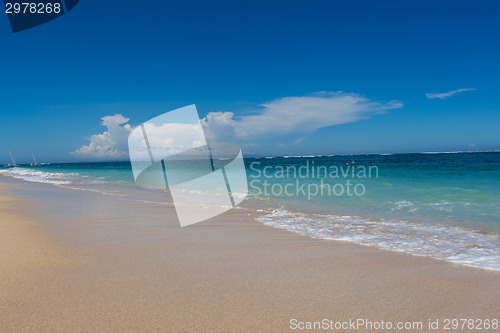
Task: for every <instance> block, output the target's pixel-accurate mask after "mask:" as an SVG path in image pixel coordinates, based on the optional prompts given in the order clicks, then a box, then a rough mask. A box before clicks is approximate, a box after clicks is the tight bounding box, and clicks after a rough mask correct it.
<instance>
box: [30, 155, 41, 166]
mask: <svg viewBox="0 0 500 333" xmlns="http://www.w3.org/2000/svg"><path fill="white" fill-rule="evenodd" d="M31 156H33V161H34V163H30V166H32V167H35V166H39V165H40V164H38V163H37V162H36V158H35V154H33V153H31Z"/></svg>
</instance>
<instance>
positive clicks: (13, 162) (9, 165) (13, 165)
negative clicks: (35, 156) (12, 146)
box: [7, 151, 19, 168]
mask: <svg viewBox="0 0 500 333" xmlns="http://www.w3.org/2000/svg"><path fill="white" fill-rule="evenodd" d="M9 154H10V159H11V161H12V164H7V166H8V167H9V168H13V167H18V166H19V165H18V164H16V159H15V158H14V157H13V156H12V153H11V152H10V151H9Z"/></svg>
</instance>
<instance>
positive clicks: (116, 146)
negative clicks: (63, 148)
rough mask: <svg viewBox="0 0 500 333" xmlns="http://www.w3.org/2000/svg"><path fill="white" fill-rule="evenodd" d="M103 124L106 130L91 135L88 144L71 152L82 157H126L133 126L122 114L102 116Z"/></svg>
mask: <svg viewBox="0 0 500 333" xmlns="http://www.w3.org/2000/svg"><path fill="white" fill-rule="evenodd" d="M101 119H102V123H101V125H102V126H105V127H106V131H104V132H103V133H102V134H95V135H92V136H91V137H90V142H89V144H88V145H85V146H82V147H80V148H79V149H77V150H75V151H74V152H72V153H71V154H73V155H76V156H80V157H92V158H97V159H119V158H126V157H127V156H128V154H127V138H128V135H129V134H130V132H131V131H132V128H131V126H130V124H128V121H129V120H130V119H128V118H125V117H124V116H122V115H121V114H115V115H112V116H105V117H102V118H101Z"/></svg>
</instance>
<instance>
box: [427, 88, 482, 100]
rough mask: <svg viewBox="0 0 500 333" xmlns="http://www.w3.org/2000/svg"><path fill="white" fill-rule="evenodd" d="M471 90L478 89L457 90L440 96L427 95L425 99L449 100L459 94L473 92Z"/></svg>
mask: <svg viewBox="0 0 500 333" xmlns="http://www.w3.org/2000/svg"><path fill="white" fill-rule="evenodd" d="M471 90H476V89H475V88H462V89H457V90H453V91H450V92H446V93H439V94H431V93H427V94H425V97H427V98H430V99H434V98H439V99H443V100H444V99H447V98H448V97H451V96H453V95H455V94H459V93H462V92H465V91H471Z"/></svg>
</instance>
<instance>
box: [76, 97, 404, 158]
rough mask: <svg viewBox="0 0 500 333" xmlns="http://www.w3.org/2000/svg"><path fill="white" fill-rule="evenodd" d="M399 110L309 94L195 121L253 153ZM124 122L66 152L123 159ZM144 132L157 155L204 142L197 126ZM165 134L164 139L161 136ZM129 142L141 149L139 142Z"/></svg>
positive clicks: (119, 119) (109, 119)
mask: <svg viewBox="0 0 500 333" xmlns="http://www.w3.org/2000/svg"><path fill="white" fill-rule="evenodd" d="M402 106H403V104H402V103H401V102H399V101H390V102H378V101H374V100H372V99H369V98H366V97H362V96H360V95H359V94H354V93H345V92H320V93H317V94H314V95H310V96H292V97H283V98H278V99H275V100H272V101H270V102H267V103H264V104H262V105H260V106H259V108H256V109H255V110H253V111H252V112H250V114H251V115H246V116H241V117H237V116H235V114H234V113H233V112H229V111H218V112H210V113H208V114H207V116H206V117H205V118H203V119H202V120H201V123H202V125H203V127H204V132H205V135H206V136H207V137H208V138H209V139H211V140H216V141H228V142H235V143H238V144H240V145H244V146H246V147H251V146H253V147H254V150H258V149H259V148H258V147H259V146H260V147H261V148H263V147H266V146H275V147H279V146H280V142H281V144H283V142H287V144H286V145H285V146H288V145H289V144H290V143H292V144H297V143H299V142H300V141H301V140H302V139H303V138H304V137H306V136H307V135H309V134H312V133H314V131H316V130H318V129H320V128H323V127H328V126H333V125H340V124H346V123H352V122H356V121H358V120H361V119H366V118H370V117H371V116H373V115H377V114H383V113H385V112H386V111H387V110H390V109H396V108H401V107H402ZM128 122H129V119H128V118H125V117H124V116H122V115H121V114H116V115H113V116H106V117H103V118H102V125H103V126H105V127H106V131H104V132H103V133H102V134H96V135H92V137H91V138H90V142H89V144H88V145H84V146H82V147H80V148H79V149H77V150H75V151H74V152H72V154H74V155H76V156H80V157H91V158H96V159H123V158H127V157H128V136H129V134H130V133H131V132H132V128H131V126H130V124H128ZM148 126H149V125H148ZM146 130H147V132H148V139H149V141H150V142H155V146H156V147H161V149H160V151H155V150H154V149H153V150H154V151H153V154H154V155H162V156H163V155H165V154H167V155H170V154H173V153H176V152H177V151H181V150H185V149H189V148H191V147H193V146H197V145H198V144H204V140H203V135H202V133H201V127H199V125H197V124H177V123H167V124H163V125H161V126H152V127H148V128H147V129H146ZM138 133H139V134H140V135H142V134H141V133H140V132H138ZM165 133H169V135H168V136H165ZM171 137H175V138H176V142H175V145H174V142H170V141H169V140H171V139H169V138H171ZM162 140H163V141H162ZM132 141H133V142H135V141H137V142H138V143H137V144H138V145H139V146H140V147H143V146H144V147H145V144H142V143H141V141H140V140H135V141H134V140H132ZM158 142H160V144H159V145H158ZM152 148H154V147H152ZM138 151H141V150H140V149H138ZM146 153H147V150H145V149H143V151H142V152H141V153H140V154H139V155H138V156H133V158H134V159H144V158H147V157H148V155H147V154H146Z"/></svg>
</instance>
